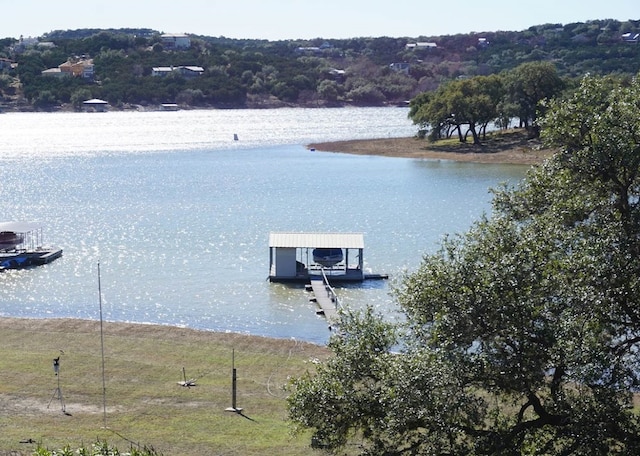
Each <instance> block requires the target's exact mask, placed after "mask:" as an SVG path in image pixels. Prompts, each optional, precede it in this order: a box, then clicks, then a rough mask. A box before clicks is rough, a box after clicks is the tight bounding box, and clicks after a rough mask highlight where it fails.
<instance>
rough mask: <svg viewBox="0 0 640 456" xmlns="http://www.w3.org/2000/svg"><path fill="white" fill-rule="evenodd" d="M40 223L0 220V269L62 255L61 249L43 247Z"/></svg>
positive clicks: (35, 262)
mask: <svg viewBox="0 0 640 456" xmlns="http://www.w3.org/2000/svg"><path fill="white" fill-rule="evenodd" d="M42 239H43V236H42V224H41V223H37V222H0V271H2V270H5V269H19V268H25V267H29V266H38V265H41V264H46V263H50V262H51V261H53V260H55V259H56V258H60V257H61V256H62V249H59V248H54V247H44V246H43V242H42Z"/></svg>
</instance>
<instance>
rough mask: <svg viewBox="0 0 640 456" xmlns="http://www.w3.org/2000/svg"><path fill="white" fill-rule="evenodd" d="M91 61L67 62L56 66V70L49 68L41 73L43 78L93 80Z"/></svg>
mask: <svg viewBox="0 0 640 456" xmlns="http://www.w3.org/2000/svg"><path fill="white" fill-rule="evenodd" d="M93 68H94V67H93V60H91V59H82V60H72V59H70V60H67V61H66V62H64V63H62V64H60V65H58V68H49V69H47V70H44V71H43V72H42V75H43V76H53V77H60V78H64V77H76V78H83V79H93Z"/></svg>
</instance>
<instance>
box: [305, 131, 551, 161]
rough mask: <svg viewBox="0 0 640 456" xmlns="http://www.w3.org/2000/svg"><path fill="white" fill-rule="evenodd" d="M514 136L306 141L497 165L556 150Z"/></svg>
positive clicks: (319, 146) (342, 149)
mask: <svg viewBox="0 0 640 456" xmlns="http://www.w3.org/2000/svg"><path fill="white" fill-rule="evenodd" d="M514 136H515V138H514V139H512V140H511V141H508V142H506V143H505V142H502V143H501V144H500V145H499V146H495V145H487V146H484V145H483V146H473V145H471V144H456V145H455V146H448V147H443V146H440V145H434V144H433V143H429V142H427V141H426V140H423V139H418V138H415V137H411V138H379V139H355V140H348V141H332V142H321V143H312V144H308V145H307V149H310V150H317V151H321V152H333V153H345V154H354V155H376V156H381V157H397V158H413V159H426V160H452V161H457V162H467V163H486V164H496V165H497V164H512V165H538V164H540V163H542V162H543V161H544V160H545V159H547V158H549V157H550V156H551V155H552V153H553V152H552V151H551V150H549V149H542V148H540V146H539V143H538V142H529V141H527V140H526V139H523V134H521V133H520V132H516V133H515V134H514ZM505 137H506V136H505Z"/></svg>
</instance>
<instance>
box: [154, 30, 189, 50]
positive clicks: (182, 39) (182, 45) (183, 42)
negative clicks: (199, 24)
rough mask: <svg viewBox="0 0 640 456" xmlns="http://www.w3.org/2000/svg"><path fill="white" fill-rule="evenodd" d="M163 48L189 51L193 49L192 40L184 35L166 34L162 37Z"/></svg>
mask: <svg viewBox="0 0 640 456" xmlns="http://www.w3.org/2000/svg"><path fill="white" fill-rule="evenodd" d="M160 39H161V40H162V46H163V47H164V48H165V49H169V50H176V49H189V48H190V47H191V38H189V36H188V35H186V34H184V33H165V34H164V35H161V36H160Z"/></svg>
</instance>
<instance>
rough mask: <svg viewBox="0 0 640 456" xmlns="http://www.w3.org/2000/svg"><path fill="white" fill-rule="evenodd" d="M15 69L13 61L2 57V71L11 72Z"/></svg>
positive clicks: (0, 64) (0, 69)
mask: <svg viewBox="0 0 640 456" xmlns="http://www.w3.org/2000/svg"><path fill="white" fill-rule="evenodd" d="M12 67H13V61H12V60H10V59H7V58H4V57H0V71H2V70H10V69H11V68H12Z"/></svg>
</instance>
